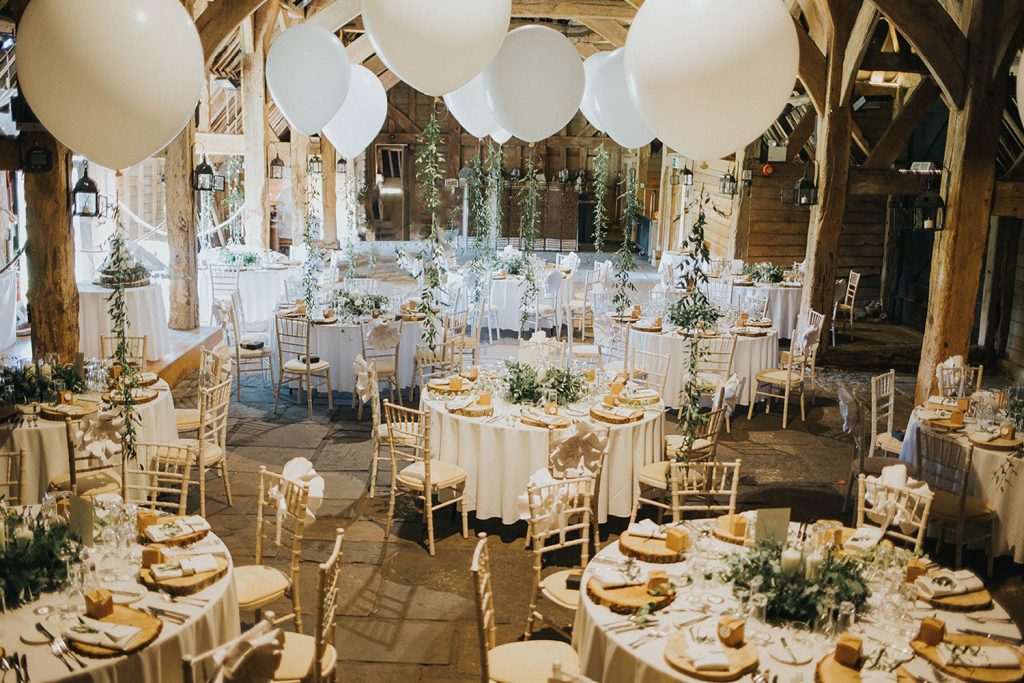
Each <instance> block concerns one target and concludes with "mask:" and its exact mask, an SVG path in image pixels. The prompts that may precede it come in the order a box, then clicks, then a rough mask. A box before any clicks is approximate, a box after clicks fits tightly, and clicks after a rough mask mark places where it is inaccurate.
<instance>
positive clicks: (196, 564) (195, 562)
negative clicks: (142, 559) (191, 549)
mask: <svg viewBox="0 0 1024 683" xmlns="http://www.w3.org/2000/svg"><path fill="white" fill-rule="evenodd" d="M216 570H217V560H216V558H214V557H213V555H189V556H182V557H181V558H180V559H178V560H176V561H174V562H164V563H162V564H154V565H153V566H151V567H150V568H149V571H150V572H152V574H153V578H154V579H156V580H157V581H166V580H167V579H180V578H181V577H183V576H193V575H195V574H202V573H204V572H212V571H216Z"/></svg>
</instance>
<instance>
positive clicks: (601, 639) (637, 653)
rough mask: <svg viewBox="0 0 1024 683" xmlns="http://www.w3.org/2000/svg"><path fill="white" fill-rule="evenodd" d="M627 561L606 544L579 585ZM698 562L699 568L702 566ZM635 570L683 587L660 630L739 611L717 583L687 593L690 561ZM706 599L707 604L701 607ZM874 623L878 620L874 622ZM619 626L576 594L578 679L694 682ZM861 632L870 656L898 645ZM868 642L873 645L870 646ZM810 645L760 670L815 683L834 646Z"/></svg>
mask: <svg viewBox="0 0 1024 683" xmlns="http://www.w3.org/2000/svg"><path fill="white" fill-rule="evenodd" d="M691 533H692V532H691ZM707 542H708V543H709V546H710V548H711V549H713V550H717V551H720V552H724V553H732V552H736V551H738V550H740V549H739V548H738V547H737V546H733V545H728V544H726V543H722V542H720V541H718V540H716V539H714V538H709V539H708V541H707ZM689 555H690V556H691V557H692V556H693V555H694V553H692V552H691V553H689ZM625 559H626V558H625V557H624V556H623V555H622V553H621V552H619V544H618V542H617V541H616V542H615V543H611V544H609V545H608V546H606V547H605V548H604V549H602V550H601V551H600V552H599V553H597V555H596V556H595V557H594V558H593V559H592V560H591V561H590V563H589V564H588V565H587V568H586V571H585V572H584V575H583V583H582V585H584V586H585V585H586V583H587V581H588V580H589V577H590V575H591V574H592V573H593V572H594V571H595V570H596V569H602V570H605V569H610V568H612V567H613V566H621V564H622V563H623V562H624V561H625ZM699 561H700V562H702V563H703V560H699ZM635 566H636V567H638V568H640V569H642V570H644V571H650V570H655V569H657V570H662V571H665V572H667V573H668V575H669V579H670V580H671V581H673V582H674V583H676V584H677V585H679V586H681V587H680V588H679V589H678V593H677V597H676V599H675V601H674V602H673V604H672V605H671V606H670V607H669V608H668V609H669V610H671V611H663V612H660V613H658V619H659V621H660V623H661V624H679V623H683V622H685V621H688V620H689V619H691V618H694V617H695V616H696V615H695V612H694V611H692V610H693V609H694V608H695V607H696V608H702V609H708V610H709V612H708V614H707V619H706V620H705V621H704V622H702V623H700V624H695V625H699V626H701V627H709V628H714V627H717V624H718V619H719V613H724V612H726V611H731V610H735V609H736V608H737V606H738V605H737V603H736V600H735V599H734V598H733V596H732V592H731V589H730V587H729V585H728V584H724V585H723V584H721V583H718V582H709V583H708V584H707V585H705V586H701V587H699V588H697V587H694V586H688V587H686V583H687V580H688V579H689V578H690V577H692V576H693V575H694V573H695V572H694V567H693V566H691V564H690V562H689V561H687V562H680V563H676V564H658V565H653V564H648V563H646V562H639V561H638V562H636V564H635ZM706 598H710V599H709V600H708V601H706V602H705V599H706ZM979 614H984V615H986V616H995V617H1000V618H1005V617H1006V616H1007V613H1006V610H1004V609H1003V608H1002V607H1000V606H999V605H996V606H995V607H994V608H993V609H991V610H988V611H985V612H981V613H979ZM937 616H938V618H939V619H942V620H943V621H945V622H946V628H947V631H951V632H952V631H955V630H956V629H957V628H974V629H978V630H984V631H989V632H991V633H998V634H1001V635H1004V636H1007V637H1014V638H1016V637H1019V636H1020V632H1019V631H1018V629H1017V627H1016V626H1014V625H1013V624H1007V623H998V622H992V623H985V624H982V625H979V624H977V623H974V622H972V621H970V620H969V619H968V617H967V615H966V614H964V613H956V612H942V611H940V612H938V613H937ZM877 618H880V617H878V616H876V619H877ZM622 620H623V615H621V614H614V613H613V612H612V611H611V610H609V609H608V608H607V607H603V606H599V605H596V604H594V602H593V601H592V600H591V599H590V598H589V597H588V596H587V594H586V591H580V606H579V609H577V610H576V622H575V624H574V626H573V631H572V636H573V647H574V648H575V649H576V651H577V652H578V653H579V656H580V673H582V674H584V675H585V676H588V677H590V678H592V679H594V680H595V681H604V683H618V682H619V681H630V682H631V683H669V682H672V681H687V682H689V681H696V680H697V679H695V678H691V677H690V676H687V675H685V674H683V673H682V672H680V671H677V670H676V669H674V668H673V667H672V666H671V665H670V664H669V663H668V662H667V661H666V660H665V642H666V640H667V639H666V638H664V637H662V638H652V639H650V640H648V641H647V642H646V643H643V644H641V645H640V646H638V647H636V648H633V647H630V643H633V642H634V641H636V640H637V638H639V637H640V636H641V635H643V631H638V630H631V631H625V632H619V633H611V632H609V630H608V625H609V624H611V623H613V622H621V621H622ZM861 627H864V628H865V629H866V631H867V633H868V636H869V637H868V638H867V639H865V647H870V648H871V650H872V651H873V650H874V649H876V648H877V645H871V643H878V642H882V643H887V644H889V645H890V646H894V645H895V646H899V645H901V644H900V643H898V642H897V640H898V639H897V637H896V636H894V635H892V634H891V633H889V632H888V631H885V630H883V629H882V626H881V625H875V624H867V623H866V622H862V623H859V624H858V625H857V628H861ZM756 628H759V627H758V626H756V625H754V624H752V623H751V622H750V621H749V620H748V622H747V627H746V632H747V635H748V638H749V636H750V635H751V634H752V631H753V630H755V629H756ZM771 633H772V635H773V637H774V638H776V639H777V638H778V636H779V635H786V632H785V631H782V630H779V629H776V628H772V629H771ZM915 633H916V629H915ZM792 637H793V634H792V633H790V638H792ZM911 637H913V636H912V635H911V636H908V638H907V640H906V641H904V642H903V643H902V646H903V647H906V646H907V642H908V641H909V639H910V638H911ZM872 638H873V639H875V640H872ZM809 642H810V644H811V645H812V646H813V647H814V653H813V656H812V658H811V661H810V662H809V663H808V664H805V665H803V666H792V665H787V664H783V663H781V662H779V661H778V660H776V659H774V658H773V657H771V656H770V655H769V654H768V652H766V651H765V647H763V646H762V647H760V648H759V649H760V652H759V658H760V668H761V669H762V670H763V669H765V668H767V669H770V670H771V672H772V673H773V674H775V675H778V678H779V680H780V681H787V682H788V681H797V680H798V681H812V680H815V675H814V667H815V665H816V664H817V662H818V661H819V660H820V659H821V658H822V657H823V656H825V655H826V654H827V653H828V652H829V651H830V650H832V649H834V646H832V645H829V644H826V641H823V640H820V639H819V638H818V637H817V636H811V637H810V639H809ZM904 667H905V668H906V669H907V670H908V671H910V672H911V673H912V674H913V675H914V676H916V677H919V679H923V680H929V681H930V680H934V675H935V674H934V672H932V671H931V670H930V667H929V666H928V665H927V664H926V663H925V662H924V661H922V660H921V659H913V660H911V661H910V662H908V663H906V664H904ZM738 680H740V681H744V682H745V683H749V682H750V681H751V680H752V679H751V676H750V675H749V674H748V675H746V676H743V677H742V678H740V679H738Z"/></svg>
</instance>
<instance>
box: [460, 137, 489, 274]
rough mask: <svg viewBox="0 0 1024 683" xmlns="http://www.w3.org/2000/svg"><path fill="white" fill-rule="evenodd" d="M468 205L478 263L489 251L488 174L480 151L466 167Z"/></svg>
mask: <svg viewBox="0 0 1024 683" xmlns="http://www.w3.org/2000/svg"><path fill="white" fill-rule="evenodd" d="M466 169H467V170H468V171H469V172H468V173H467V176H466V205H467V210H468V212H469V217H468V218H469V225H470V227H471V228H472V230H473V257H474V258H473V260H474V261H478V260H479V259H480V257H481V256H483V254H484V253H485V252H486V251H487V248H488V244H487V241H488V240H487V237H488V228H489V225H488V223H487V218H488V216H487V213H488V212H487V174H486V173H485V172H484V162H483V159H482V158H481V156H480V151H479V150H477V153H476V154H475V155H474V156H473V158H472V159H470V160H469V163H468V164H467V166H466Z"/></svg>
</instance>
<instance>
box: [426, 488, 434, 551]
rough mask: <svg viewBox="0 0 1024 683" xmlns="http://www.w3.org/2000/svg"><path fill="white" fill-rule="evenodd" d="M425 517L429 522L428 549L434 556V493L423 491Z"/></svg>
mask: <svg viewBox="0 0 1024 683" xmlns="http://www.w3.org/2000/svg"><path fill="white" fill-rule="evenodd" d="M423 515H424V517H426V521H427V549H428V550H429V551H430V556H431V557H433V556H434V493H433V491H427V490H424V491H423Z"/></svg>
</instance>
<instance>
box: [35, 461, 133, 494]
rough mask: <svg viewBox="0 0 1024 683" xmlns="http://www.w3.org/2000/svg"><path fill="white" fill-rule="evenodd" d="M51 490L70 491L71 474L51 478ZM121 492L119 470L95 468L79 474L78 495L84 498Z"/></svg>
mask: <svg viewBox="0 0 1024 683" xmlns="http://www.w3.org/2000/svg"><path fill="white" fill-rule="evenodd" d="M50 490H52V491H70V490H71V475H69V474H58V475H57V476H56V477H54V478H53V479H51V480H50ZM120 492H121V475H120V474H118V472H117V470H115V469H113V468H111V469H109V470H95V471H93V472H85V473H84V474H80V475H78V495H79V496H81V497H83V498H91V497H92V496H99V495H102V494H104V493H120Z"/></svg>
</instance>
